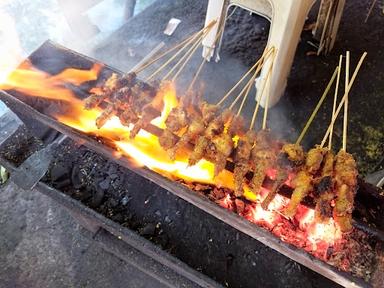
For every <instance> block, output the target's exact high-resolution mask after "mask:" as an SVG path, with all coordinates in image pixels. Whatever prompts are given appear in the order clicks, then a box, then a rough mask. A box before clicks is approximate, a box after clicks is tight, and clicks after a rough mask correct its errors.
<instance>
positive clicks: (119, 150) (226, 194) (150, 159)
mask: <svg viewBox="0 0 384 288" xmlns="http://www.w3.org/2000/svg"><path fill="white" fill-rule="evenodd" d="M102 68H103V67H102V65H99V64H95V65H93V67H92V68H91V69H89V70H80V69H73V68H70V69H66V70H64V71H62V72H61V73H59V74H57V75H53V76H52V75H49V74H48V73H46V72H43V71H39V70H37V69H35V68H34V67H33V65H32V64H31V63H30V62H28V61H27V62H24V63H23V64H22V65H21V66H20V67H19V69H17V70H15V71H14V72H12V73H11V74H10V75H9V76H8V77H7V79H6V80H5V81H4V83H2V84H0V89H3V90H14V91H18V92H20V93H22V94H23V95H25V96H30V97H34V98H36V99H37V98H40V99H43V101H47V103H49V102H52V103H57V105H60V107H61V109H60V111H57V110H56V111H55V112H52V113H51V114H50V115H49V116H51V117H53V118H55V119H56V120H58V121H59V122H61V123H63V124H65V125H68V126H70V127H72V128H74V129H77V130H79V131H82V132H84V133H87V134H89V135H93V136H96V137H98V138H101V139H105V140H107V141H106V142H107V143H113V145H114V148H116V157H127V158H129V159H131V160H132V161H133V162H134V163H135V164H136V165H140V166H145V167H147V168H149V169H151V170H154V171H156V172H157V173H159V174H161V175H163V176H165V177H168V178H170V179H172V180H182V181H183V183H185V184H186V185H187V186H188V187H191V188H196V186H197V185H200V186H201V185H202V186H204V187H208V188H207V189H210V190H215V189H216V190H220V193H216V194H217V195H216V197H214V199H213V200H215V201H216V202H217V203H218V204H219V205H220V206H222V207H224V208H226V209H228V210H231V211H233V212H235V213H237V214H239V215H240V216H242V217H245V218H246V219H248V220H249V221H251V222H253V223H255V224H257V225H259V226H262V227H264V228H266V229H267V230H269V231H271V232H272V233H273V234H274V235H276V236H277V237H279V238H280V239H282V240H283V241H285V242H288V243H290V244H293V245H295V246H297V247H300V248H302V249H305V250H306V251H308V252H310V253H311V254H313V255H315V256H316V257H318V258H320V259H323V260H328V259H329V257H330V256H331V255H330V254H332V253H333V252H334V251H337V249H338V247H341V246H342V243H343V241H344V240H343V235H342V233H341V231H340V229H339V228H338V226H337V225H336V224H335V222H334V220H333V219H332V218H330V219H329V220H328V221H327V222H324V223H318V222H316V221H315V212H314V210H313V209H310V208H307V207H305V206H303V205H300V206H299V208H298V212H297V213H296V215H295V217H294V218H293V219H291V220H289V219H287V218H286V217H285V216H284V215H283V214H282V211H283V210H284V209H285V208H286V207H287V205H288V203H289V199H288V198H285V197H284V196H281V195H277V196H276V197H275V198H274V199H273V201H272V202H271V203H270V205H269V209H268V210H265V209H263V208H262V206H261V202H262V201H263V200H264V198H265V197H266V196H267V194H268V192H269V191H268V189H267V188H262V191H261V193H259V194H258V195H256V194H254V193H252V192H251V191H250V190H249V189H245V193H244V198H245V199H244V200H239V199H235V198H234V197H233V196H232V193H231V191H232V190H233V189H234V186H235V184H234V176H233V173H232V172H230V171H228V170H223V171H222V172H221V173H220V174H219V175H218V176H217V177H214V170H215V167H214V164H213V163H211V162H209V161H207V160H200V161H199V162H198V163H197V164H196V165H193V166H189V165H188V155H187V153H178V155H177V157H176V159H175V160H171V159H170V157H169V156H168V154H167V153H166V152H165V151H164V149H163V148H162V147H161V146H160V144H159V141H158V137H157V136H155V135H153V134H150V133H149V132H147V131H145V130H143V129H142V130H140V132H139V133H138V135H137V136H136V137H135V138H134V139H130V137H129V135H130V131H131V129H132V127H127V126H124V125H122V124H121V123H120V120H119V118H117V117H116V116H113V117H112V118H111V119H109V120H108V121H107V122H106V123H105V125H103V126H102V127H101V128H100V129H99V128H98V127H97V126H96V121H95V120H96V118H97V117H98V116H99V115H100V113H101V112H102V111H101V108H93V109H91V110H85V109H84V108H83V107H84V100H82V99H80V98H78V97H77V96H76V94H75V93H74V92H73V91H72V90H71V88H70V87H71V85H74V86H80V85H82V84H84V83H85V82H89V81H95V80H98V76H99V74H100V71H101V70H102ZM158 93H161V95H160V97H161V98H162V99H163V101H164V105H163V109H162V111H161V115H160V116H159V117H157V118H156V119H154V120H152V121H151V124H153V125H154V126H156V127H159V128H164V127H165V120H166V119H167V117H168V115H169V113H170V111H171V110H172V108H174V107H177V106H178V105H179V103H178V99H177V97H176V91H175V87H174V86H173V85H172V84H168V85H163V86H161V89H160V90H159V91H158ZM267 174H268V176H269V177H270V178H274V177H275V176H276V175H275V174H276V171H273V170H271V171H268V173H267ZM286 184H289V181H287V183H286ZM195 190H199V189H195ZM211 194H212V193H211ZM330 251H333V252H330ZM339 264H340V263H339ZM339 268H344V269H346V270H347V269H348V267H347V265H345V267H343V265H339Z"/></svg>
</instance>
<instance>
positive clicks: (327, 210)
mask: <svg viewBox="0 0 384 288" xmlns="http://www.w3.org/2000/svg"><path fill="white" fill-rule="evenodd" d="M333 164H334V155H333V153H332V151H329V150H328V151H327V152H326V154H325V156H324V160H323V168H322V170H321V179H320V181H319V182H318V183H317V184H316V187H315V193H316V195H315V196H316V207H315V219H316V220H317V221H319V222H324V221H325V220H326V219H329V218H330V217H332V206H331V202H332V200H333V199H334V197H335V194H334V192H333V186H334V183H333Z"/></svg>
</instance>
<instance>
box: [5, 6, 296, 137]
mask: <svg viewBox="0 0 384 288" xmlns="http://www.w3.org/2000/svg"><path fill="white" fill-rule="evenodd" d="M152 2H154V0H141V1H139V0H137V1H136V8H135V12H136V13H137V12H138V11H142V10H143V7H146V6H148V5H149V4H151V3H152ZM125 3H126V0H87V1H74V0H34V1H28V0H0V24H1V25H0V40H1V42H2V43H4V44H2V45H1V46H0V67H1V70H0V71H3V72H0V77H1V75H2V74H5V73H4V71H7V70H9V69H11V68H12V67H13V68H14V67H15V66H16V65H17V64H18V63H19V62H20V61H22V60H23V59H24V58H26V57H27V56H28V55H29V54H30V53H32V52H33V51H34V50H35V49H36V48H37V47H39V46H40V45H41V44H42V43H43V42H45V41H46V40H48V39H50V40H53V41H55V42H58V43H59V44H61V45H63V46H65V47H68V48H70V49H73V50H75V51H78V52H80V53H83V54H86V55H89V56H91V57H95V58H96V59H99V60H101V61H103V62H105V63H107V64H110V65H112V66H114V67H116V68H118V69H121V70H123V71H128V70H129V69H130V68H131V67H132V66H134V64H136V63H137V62H138V61H140V60H141V58H143V57H144V56H145V55H146V54H147V53H149V52H150V51H151V49H153V47H155V46H156V45H157V44H158V43H159V42H160V41H164V37H163V38H161V35H163V33H162V31H163V30H164V28H165V26H166V23H167V22H168V20H169V19H170V18H171V17H176V18H179V19H181V20H182V23H181V25H180V26H179V28H178V29H177V30H176V32H175V34H174V35H172V36H171V37H169V38H166V39H165V41H166V42H167V41H168V42H172V41H174V42H175V41H178V40H181V39H183V38H185V37H186V35H189V34H190V33H192V32H194V31H196V30H198V29H199V28H201V27H202V25H203V23H204V17H205V12H206V7H207V3H206V2H205V1H201V2H200V1H157V2H156V7H153V9H149V10H151V11H144V12H143V14H142V17H139V19H137V20H135V23H133V24H132V27H131V26H130V28H129V29H124V31H118V32H115V31H116V30H118V29H119V28H120V27H121V26H122V25H123V24H124V23H125V19H124V15H126V12H125V8H126V6H125ZM187 12H188V13H187ZM128 30H129V31H128ZM268 30H269V23H268V21H266V20H265V19H262V18H261V17H259V16H256V15H249V13H248V12H246V11H245V10H243V9H237V11H236V13H234V15H233V17H232V18H231V19H229V20H228V21H227V26H226V29H225V35H224V40H223V43H222V44H223V45H222V49H221V58H222V60H221V61H220V62H218V63H214V62H211V63H208V64H207V65H206V67H205V68H204V71H203V73H202V74H201V77H200V78H199V80H198V82H197V83H196V89H198V88H199V87H200V84H199V82H204V85H205V87H206V89H205V98H206V99H207V100H208V101H209V102H211V103H217V102H218V101H219V100H220V99H221V97H222V96H223V95H224V94H225V93H226V92H227V91H228V90H229V89H230V88H231V86H233V85H234V84H235V83H236V81H237V80H238V79H240V77H241V76H242V74H243V73H245V72H246V71H247V69H248V68H249V67H250V66H251V65H252V64H253V63H254V62H256V60H257V59H258V58H259V57H260V55H261V53H262V51H263V50H264V47H265V44H266V41H267V38H268ZM111 35H112V36H111ZM106 39H108V40H107V41H106ZM102 43H103V44H102ZM167 44H170V43H167ZM101 45H103V46H104V47H103V46H101ZM100 46H101V47H100ZM195 54H196V55H194V57H193V58H192V61H191V63H190V64H188V66H187V67H186V68H185V71H184V72H183V73H182V77H180V79H179V80H180V81H179V82H180V84H181V85H180V86H181V87H182V88H185V87H186V86H188V84H189V83H190V81H191V78H192V77H193V75H194V73H195V72H196V69H197V67H198V65H199V64H200V62H201V53H200V51H199V52H197V53H195ZM4 66H7V67H9V68H8V69H5V68H4ZM241 88H242V87H241ZM180 92H181V93H180V94H182V93H183V89H180ZM236 92H240V91H239V90H237V91H235V93H236ZM255 93H256V91H255V88H253V89H252V91H251V93H250V94H249V96H248V100H247V103H246V105H245V108H244V109H243V113H242V115H244V116H245V117H246V118H247V119H250V118H251V117H252V113H253V109H254V107H255ZM235 96H236V94H235ZM232 100H233V98H232ZM230 101H231V100H230ZM262 114H263V110H262V109H261V110H260V112H259V117H258V121H257V126H256V127H257V128H259V126H260V123H261V118H262ZM269 119H270V121H269V122H268V123H269V124H270V125H269V127H271V128H272V129H273V130H275V131H278V132H281V131H283V132H284V131H290V129H289V128H287V127H291V126H292V125H290V119H289V114H288V113H287V112H286V109H285V107H284V105H278V108H273V109H272V110H271V111H270V113H269Z"/></svg>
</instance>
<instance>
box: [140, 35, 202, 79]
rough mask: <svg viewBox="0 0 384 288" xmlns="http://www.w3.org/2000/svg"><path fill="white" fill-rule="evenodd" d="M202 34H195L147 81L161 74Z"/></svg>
mask: <svg viewBox="0 0 384 288" xmlns="http://www.w3.org/2000/svg"><path fill="white" fill-rule="evenodd" d="M199 36H200V32H199V33H198V34H197V35H195V36H194V37H193V38H192V39H191V40H189V41H188V43H187V44H185V45H184V46H183V47H182V48H181V49H180V50H179V51H178V52H177V53H175V54H174V55H173V56H172V57H171V58H169V59H168V60H167V61H166V62H165V63H163V64H162V65H161V66H160V67H159V68H157V69H156V70H155V71H154V72H153V73H152V74H151V75H150V76H148V77H147V79H146V82H148V81H149V80H151V79H152V78H153V77H155V76H156V75H157V74H159V73H160V72H161V71H162V70H163V69H164V68H165V67H167V66H168V65H169V64H170V63H171V62H172V61H173V60H174V59H175V58H177V56H179V55H180V54H181V52H183V51H184V49H185V48H187V47H188V46H189V45H190V44H192V43H195V41H197V40H196V38H198V37H199Z"/></svg>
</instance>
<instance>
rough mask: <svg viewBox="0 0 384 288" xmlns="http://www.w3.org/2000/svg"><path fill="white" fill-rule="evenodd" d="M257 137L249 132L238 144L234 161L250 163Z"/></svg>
mask: <svg viewBox="0 0 384 288" xmlns="http://www.w3.org/2000/svg"><path fill="white" fill-rule="evenodd" d="M255 139H256V135H255V133H254V132H253V131H248V132H247V134H245V135H244V136H243V137H241V138H240V139H239V141H238V143H237V147H236V151H235V156H234V160H235V162H236V163H237V162H241V161H248V160H249V158H250V157H251V151H252V147H253V144H254V142H255Z"/></svg>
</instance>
